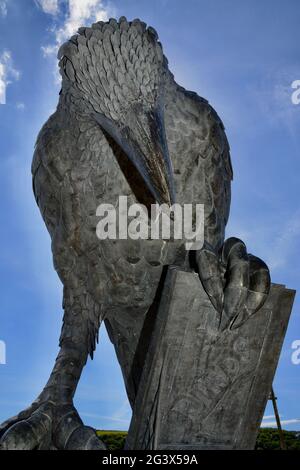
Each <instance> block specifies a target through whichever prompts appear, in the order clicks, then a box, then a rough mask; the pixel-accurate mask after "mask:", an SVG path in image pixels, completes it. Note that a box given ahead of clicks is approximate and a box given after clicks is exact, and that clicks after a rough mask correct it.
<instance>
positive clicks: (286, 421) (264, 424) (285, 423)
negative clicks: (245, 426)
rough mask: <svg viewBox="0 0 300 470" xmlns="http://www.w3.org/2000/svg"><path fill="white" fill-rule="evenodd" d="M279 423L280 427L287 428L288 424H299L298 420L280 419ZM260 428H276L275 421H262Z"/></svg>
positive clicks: (299, 419)
mask: <svg viewBox="0 0 300 470" xmlns="http://www.w3.org/2000/svg"><path fill="white" fill-rule="evenodd" d="M273 418H274V416H273ZM280 423H281V425H282V426H288V425H289V424H297V423H300V418H292V419H282V420H280ZM261 427H262V428H276V427H277V423H276V421H263V422H262V423H261Z"/></svg>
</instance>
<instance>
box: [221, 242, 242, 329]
mask: <svg viewBox="0 0 300 470" xmlns="http://www.w3.org/2000/svg"><path fill="white" fill-rule="evenodd" d="M222 262H223V263H224V265H225V266H226V273H225V279H226V285H225V289H224V307H223V312H222V316H221V322H220V327H219V328H220V330H221V331H223V330H225V329H226V328H230V325H231V324H232V322H233V321H234V319H235V318H236V317H237V315H238V314H239V312H240V311H241V309H242V308H243V306H244V304H245V301H246V298H247V295H248V288H249V258H248V254H247V250H246V246H245V243H244V242H242V240H239V239H238V238H229V239H228V240H226V242H225V243H224V247H223V252H222Z"/></svg>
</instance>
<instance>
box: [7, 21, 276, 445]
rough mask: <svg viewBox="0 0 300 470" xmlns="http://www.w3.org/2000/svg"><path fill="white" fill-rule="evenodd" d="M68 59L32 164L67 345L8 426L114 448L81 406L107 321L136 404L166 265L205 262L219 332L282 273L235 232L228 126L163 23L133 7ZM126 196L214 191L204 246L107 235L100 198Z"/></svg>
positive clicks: (182, 197)
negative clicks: (180, 67) (162, 37)
mask: <svg viewBox="0 0 300 470" xmlns="http://www.w3.org/2000/svg"><path fill="white" fill-rule="evenodd" d="M58 58H59V65H60V72H61V75H62V89H61V92H60V97H59V103H58V106H57V109H56V111H55V113H54V114H53V115H52V116H51V117H50V118H49V119H48V121H47V122H46V123H45V125H44V126H43V128H42V129H41V131H40V133H39V135H38V138H37V143H36V148H35V152H34V157H33V163H32V174H33V190H34V195H35V198H36V201H37V204H38V206H39V208H40V211H41V214H42V217H43V219H44V221H45V224H46V226H47V229H48V231H49V234H50V236H51V240H52V252H53V260H54V266H55V269H56V271H57V273H58V275H59V277H60V279H61V281H62V283H63V286H64V293H63V308H64V318H63V326H62V332H61V337H60V351H59V354H58V357H57V359H56V362H55V365H54V368H53V371H52V373H51V375H50V378H49V380H48V383H47V384H46V386H45V388H44V389H43V391H42V392H41V394H40V395H39V397H38V398H37V399H36V401H34V402H33V404H32V405H31V406H30V407H29V408H28V409H26V410H25V411H22V412H21V413H20V414H19V415H18V416H16V417H14V418H11V419H9V420H8V421H6V422H5V423H3V424H2V426H1V427H0V436H2V437H1V441H0V446H1V448H2V449H49V448H50V449H103V448H105V447H104V445H103V444H102V443H101V441H100V440H99V439H98V438H97V437H96V434H95V432H94V430H93V429H92V428H90V427H88V426H84V424H83V423H82V421H81V419H80V417H79V415H78V413H77V411H76V409H75V407H74V405H73V397H74V393H75V390H76V386H77V383H78V381H79V379H80V375H81V372H82V369H83V367H84V365H85V363H86V361H87V358H88V355H89V354H90V355H91V356H93V351H94V349H95V345H96V342H97V339H98V330H99V327H100V324H101V321H102V320H104V321H105V324H106V327H107V330H108V333H109V336H110V338H111V340H112V342H113V344H114V346H115V349H116V354H117V357H118V360H119V362H120V365H121V368H122V372H123V376H124V380H125V385H126V390H127V393H128V398H129V401H130V403H131V405H133V403H134V400H135V396H136V393H137V389H138V381H139V376H140V369H141V367H142V365H143V350H145V348H146V346H147V345H146V344H144V342H143V335H144V333H145V331H146V330H147V328H148V326H149V323H150V321H149V318H150V319H151V312H152V311H153V308H154V306H155V305H157V303H159V294H160V292H161V284H162V283H163V276H164V267H166V266H168V265H170V264H177V265H179V266H180V265H185V266H186V263H187V262H188V263H190V267H191V268H193V269H195V270H196V271H197V272H198V273H199V278H200V281H201V282H202V285H203V287H204V289H205V290H206V292H207V294H208V296H209V298H210V300H211V302H212V304H213V305H214V307H215V309H216V311H217V312H218V313H219V318H220V331H222V330H224V329H228V328H237V327H238V326H239V325H240V324H241V323H243V322H244V321H246V320H247V319H248V318H249V317H250V316H251V315H253V314H254V313H255V312H256V311H257V310H258V309H259V308H260V307H261V306H262V304H263V303H264V301H265V300H266V297H267V294H268V290H269V286H270V278H269V271H268V268H267V266H266V265H265V264H264V263H263V262H262V261H261V260H259V259H258V258H256V257H254V256H252V255H249V254H247V250H246V247H245V244H244V243H243V242H242V241H241V240H239V239H236V238H230V239H229V240H227V241H225V242H224V232H225V226H226V223H227V220H228V215H229V208H230V185H231V179H232V167H231V161H230V152H229V145H228V142H227V138H226V135H225V131H224V126H223V124H222V122H221V120H220V118H219V117H218V115H217V113H216V112H215V111H214V109H213V108H212V107H211V106H210V105H209V103H208V102H207V101H206V100H205V99H203V98H201V97H199V96H198V95H197V94H196V93H193V92H190V91H187V90H185V89H184V88H182V87H181V86H179V85H178V84H177V83H176V82H175V80H174V77H173V75H172V73H171V72H170V71H169V69H168V62H167V59H166V57H165V56H164V55H163V51H162V46H161V44H160V42H159V41H158V36H157V33H156V32H155V30H154V29H153V28H151V27H147V26H146V24H145V23H143V22H142V21H140V20H138V19H136V20H134V21H131V22H129V21H127V20H126V18H124V17H122V18H120V20H119V21H116V20H115V19H110V20H109V21H108V22H98V23H95V24H93V25H92V27H89V28H80V29H79V31H78V34H76V35H75V36H73V37H72V38H71V39H70V40H69V41H67V42H66V43H65V44H63V45H62V47H61V48H60V50H59V53H58ZM119 195H126V196H127V197H128V201H129V202H130V203H135V202H138V203H142V204H144V205H145V206H146V207H150V205H151V204H153V203H159V204H162V203H165V204H168V205H171V204H172V203H174V202H175V201H176V202H177V203H179V204H185V203H201V204H204V208H205V209H204V238H205V241H204V245H203V247H202V248H201V249H200V250H198V251H196V252H194V253H192V252H191V253H190V256H189V258H188V259H187V256H186V250H185V248H184V242H183V241H181V240H143V239H139V240H110V239H106V240H102V241H99V240H98V239H97V237H96V234H95V233H96V224H97V217H96V209H97V207H98V205H99V204H100V203H102V202H103V203H104V202H105V203H107V202H109V203H111V204H112V205H114V206H116V205H117V204H118V198H119ZM192 255H193V256H192ZM200 281H199V282H200ZM147 325H148V326H147Z"/></svg>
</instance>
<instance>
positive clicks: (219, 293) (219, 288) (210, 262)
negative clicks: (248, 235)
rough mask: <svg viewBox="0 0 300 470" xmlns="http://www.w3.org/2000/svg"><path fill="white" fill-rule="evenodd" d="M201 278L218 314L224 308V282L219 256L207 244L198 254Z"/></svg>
mask: <svg viewBox="0 0 300 470" xmlns="http://www.w3.org/2000/svg"><path fill="white" fill-rule="evenodd" d="M196 260H197V264H198V270H199V277H200V280H201V282H202V285H203V288H204V290H205V292H206V293H207V295H208V297H209V298H210V300H211V303H212V304H213V306H214V307H215V309H216V310H217V312H218V313H220V314H221V312H222V308H223V281H222V273H221V268H220V264H219V258H218V255H217V254H216V253H215V251H214V249H213V247H212V246H211V245H209V244H208V243H207V242H206V243H205V244H204V245H203V248H202V249H201V250H200V251H198V252H197V253H196Z"/></svg>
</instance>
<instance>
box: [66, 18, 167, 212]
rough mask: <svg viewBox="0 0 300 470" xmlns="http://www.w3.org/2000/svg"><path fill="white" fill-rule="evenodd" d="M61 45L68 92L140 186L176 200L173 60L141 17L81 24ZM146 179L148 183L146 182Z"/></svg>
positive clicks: (162, 200) (155, 197)
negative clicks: (168, 106) (171, 143)
mask: <svg viewBox="0 0 300 470" xmlns="http://www.w3.org/2000/svg"><path fill="white" fill-rule="evenodd" d="M78 33H79V34H78V35H76V36H73V37H72V38H71V39H70V40H69V41H68V42H66V43H65V44H64V45H63V46H62V47H61V48H60V51H59V55H58V58H59V59H60V70H61V74H62V77H63V81H62V94H66V93H67V94H68V96H69V97H70V100H71V102H72V103H73V104H74V109H75V110H77V112H78V113H79V112H80V113H84V114H88V115H89V116H90V117H91V119H94V120H95V121H96V122H97V123H98V124H99V126H101V128H102V130H103V132H104V133H105V135H106V137H107V139H108V141H109V143H110V145H111V146H112V148H113V149H114V153H115V154H117V155H118V162H119V164H120V167H121V168H122V170H123V172H124V173H125V176H126V177H127V179H128V180H129V182H130V183H131V184H132V185H133V186H135V188H133V189H135V192H139V191H142V192H143V193H149V196H151V197H152V199H153V202H154V201H156V202H158V203H159V204H162V203H167V204H172V203H173V202H175V195H174V183H173V170H172V165H171V161H170V157H169V153H168V146H167V141H166V135H165V128H164V94H165V86H166V80H167V77H168V73H169V72H168V65H167V60H166V58H165V57H164V55H163V52H162V47H161V44H160V43H159V42H158V37H157V34H156V32H155V30H154V29H153V28H151V27H149V28H147V27H146V25H145V24H144V23H142V22H141V21H140V20H134V21H132V22H127V20H126V18H124V17H122V18H120V20H119V21H118V22H117V21H116V20H114V19H110V20H109V22H107V23H103V22H99V23H96V24H94V25H93V26H92V27H91V28H80V29H79V31H78ZM141 182H143V188H141Z"/></svg>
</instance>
